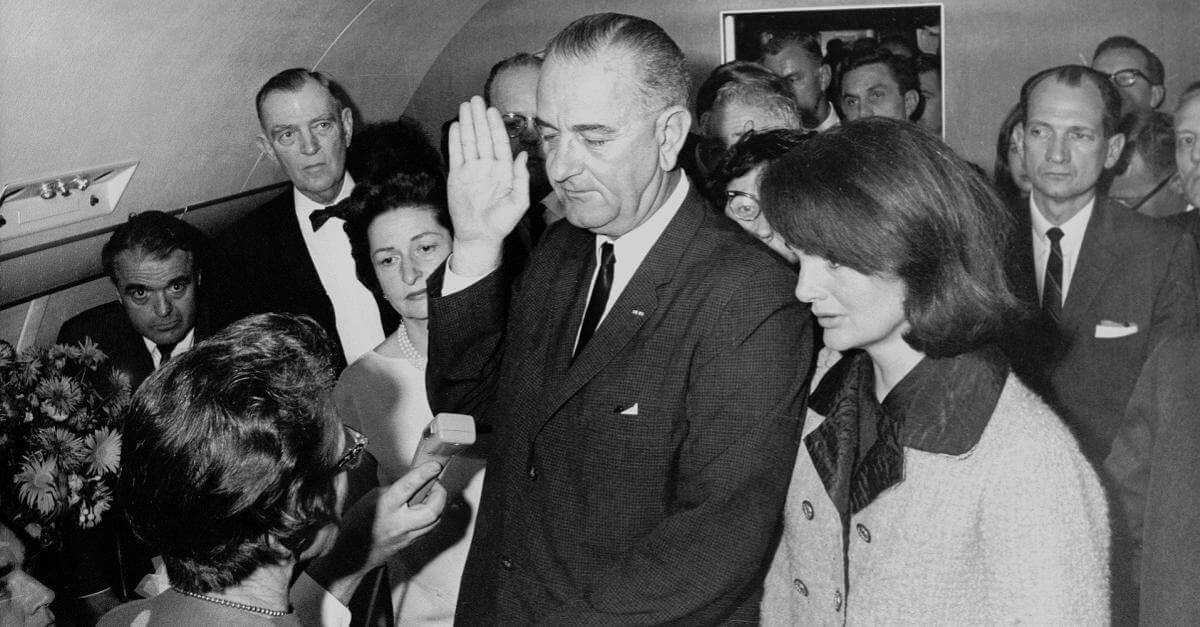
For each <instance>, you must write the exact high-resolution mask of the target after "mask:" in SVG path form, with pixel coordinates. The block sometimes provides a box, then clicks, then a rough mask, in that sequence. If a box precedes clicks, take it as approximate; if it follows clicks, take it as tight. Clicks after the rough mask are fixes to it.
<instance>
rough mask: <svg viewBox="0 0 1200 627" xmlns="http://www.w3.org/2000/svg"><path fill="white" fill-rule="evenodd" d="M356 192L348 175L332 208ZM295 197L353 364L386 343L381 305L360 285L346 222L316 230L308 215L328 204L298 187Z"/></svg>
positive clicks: (304, 232) (334, 220)
mask: <svg viewBox="0 0 1200 627" xmlns="http://www.w3.org/2000/svg"><path fill="white" fill-rule="evenodd" d="M352 191H354V179H353V178H351V177H350V173H349V172H347V173H346V178H345V179H344V180H343V181H342V189H341V191H340V192H338V195H337V198H335V199H334V201H333V202H332V203H330V205H334V204H337V203H339V202H341V201H342V200H343V199H344V198H346V197H347V196H349V195H350V192H352ZM292 198H293V200H294V201H295V204H296V221H297V222H298V223H299V225H300V234H301V235H303V236H304V245H305V246H306V247H307V248H308V256H309V258H310V259H312V262H313V266H314V267H315V268H316V269H317V276H318V277H320V279H321V287H324V288H325V293H326V294H327V295H328V296H329V301H330V302H331V303H333V319H334V323H335V325H336V326H337V334H338V339H339V340H341V342H342V351H343V352H344V353H345V355H346V363H348V364H352V363H354V360H356V359H358V358H359V357H361V356H362V354H363V353H365V352H367V351H369V350H371V349H373V348H375V347H376V346H378V345H379V344H380V343H382V342H383V337H384V335H383V322H382V321H381V320H380V318H379V306H378V305H376V304H375V297H374V296H373V295H372V294H371V290H368V289H367V288H366V286H364V285H363V284H362V283H360V282H359V280H358V275H357V274H355V273H354V258H353V257H351V256H350V238H349V237H347V236H346V231H345V228H344V227H345V224H346V222H345V220H342V219H341V218H330V219H329V221H328V222H326V223H325V224H324V225H322V226H321V230H319V231H313V228H312V221H311V220H309V218H308V216H309V214H311V213H312V212H313V211H316V210H318V209H324V208H325V207H326V205H322V204H319V203H317V202H315V201H313V200H312V199H310V198H309V197H308V196H305V195H304V194H302V193H300V190H298V189H295V188H294V187H293V188H292Z"/></svg>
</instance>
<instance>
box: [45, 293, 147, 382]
mask: <svg viewBox="0 0 1200 627" xmlns="http://www.w3.org/2000/svg"><path fill="white" fill-rule="evenodd" d="M85 337H90V338H92V341H93V342H95V343H96V344H97V345H99V346H100V350H102V351H104V354H105V355H108V362H107V363H108V367H109V368H112V369H113V370H118V371H121V372H124V373H126V374H128V375H129V383H130V386H131V388H130V389H132V390H136V389H137V388H138V386H140V385H141V384H142V381H144V380H145V379H146V377H148V376H150V373H151V372H153V371H154V360H153V359H152V358H151V357H150V352H149V351H147V350H146V344H145V342H143V341H142V336H141V335H139V334H138V332H137V331H136V330H134V328H133V325H132V324H130V323H129V317H128V316H126V315H125V309H124V308H123V307H121V303H119V302H116V301H114V302H111V303H104V304H103V305H100V306H98V307H92V308H91V309H88V310H87V311H85V312H83V313H81V314H79V315H77V316H75V317H73V318H71V319H70V320H67V321H66V322H64V323H63V325H62V328H60V329H59V330H58V343H59V344H74V343H76V342H81V341H83V338H85Z"/></svg>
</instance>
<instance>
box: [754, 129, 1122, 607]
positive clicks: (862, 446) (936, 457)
mask: <svg viewBox="0 0 1200 627" xmlns="http://www.w3.org/2000/svg"><path fill="white" fill-rule="evenodd" d="M762 191H763V197H764V198H763V201H764V211H765V213H766V214H767V219H768V220H769V221H770V223H771V225H772V226H773V227H774V228H775V230H777V231H778V232H779V233H780V234H781V235H782V236H783V238H784V239H785V240H786V241H787V244H788V246H789V247H791V248H792V249H793V250H794V251H795V252H796V254H797V255H798V257H799V259H800V274H799V279H798V281H797V285H796V297H797V298H798V299H799V300H801V301H803V302H806V303H811V305H812V312H813V314H814V315H815V316H816V317H817V320H818V321H819V323H820V325H821V327H822V329H823V331H824V341H825V344H826V345H827V346H828V347H830V348H833V349H836V350H838V351H842V352H843V355H842V358H841V359H840V360H839V361H838V362H837V363H836V364H834V365H833V366H832V367H830V368H828V369H827V370H824V371H821V370H820V369H819V371H818V373H817V375H816V377H817V380H816V382H814V385H815V391H814V392H813V393H812V395H811V397H810V399H809V411H808V415H807V417H806V420H805V424H804V427H803V435H802V438H803V439H802V445H801V447H800V451H799V454H798V456H797V460H796V465H795V469H794V471H793V474H792V479H791V485H790V487H789V492H788V500H787V505H786V509H785V515H784V516H785V520H784V532H783V538H782V540H781V542H780V545H779V548H778V550H777V552H776V554H775V557H774V560H773V562H772V564H771V568H770V572H769V574H768V575H767V578H766V582H765V594H764V598H763V605H762V619H763V622H764V623H766V624H826V623H842V624H867V625H871V624H893V623H900V624H903V623H920V624H990V623H1000V622H1029V623H1033V624H1098V623H1103V622H1106V621H1107V619H1108V582H1107V575H1108V562H1107V560H1108V518H1107V509H1106V506H1105V501H1104V495H1103V492H1102V491H1101V488H1100V484H1099V482H1098V480H1097V478H1096V475H1095V473H1094V472H1093V471H1092V469H1091V468H1090V467H1089V466H1088V463H1087V462H1086V461H1085V459H1084V457H1083V455H1082V454H1081V453H1080V451H1079V447H1078V445H1077V444H1076V442H1075V440H1074V439H1073V438H1072V436H1071V434H1070V433H1069V432H1068V430H1067V429H1066V427H1065V426H1063V424H1062V423H1061V422H1060V420H1059V419H1058V417H1057V416H1055V415H1054V413H1053V412H1052V411H1051V410H1050V409H1049V408H1048V407H1047V406H1046V405H1045V403H1044V402H1043V401H1041V400H1040V399H1039V398H1038V397H1037V396H1035V395H1034V394H1033V393H1032V392H1030V391H1029V390H1028V389H1027V388H1026V387H1025V386H1024V385H1023V384H1021V383H1020V382H1019V381H1018V380H1017V379H1016V378H1015V377H1014V376H1013V375H1012V374H1011V371H1010V368H1009V365H1008V363H1007V362H1006V361H1005V359H1004V357H1003V354H1002V353H1001V351H1000V350H999V349H997V348H996V346H995V345H994V344H993V342H994V341H995V340H996V339H997V337H998V336H1000V335H1001V334H1002V333H1003V329H1004V327H1005V325H1006V323H1007V322H1008V321H1009V320H1011V319H1012V317H1013V316H1015V315H1017V308H1018V305H1017V301H1016V299H1015V298H1014V297H1013V296H1012V294H1011V293H1010V291H1009V288H1008V286H1007V283H1006V280H1005V275H1004V272H1003V269H1002V265H1001V256H1002V251H1003V242H1004V240H1005V238H1006V237H1007V236H1008V233H1009V231H1010V230H1011V225H1010V224H1009V222H1008V218H1007V213H1006V211H1005V209H1004V208H1003V206H1002V205H1001V204H1000V202H999V200H998V199H997V198H996V196H995V194H994V192H992V191H991V189H990V187H989V185H988V184H987V183H986V182H985V181H984V180H983V179H982V178H981V177H980V176H979V175H978V174H976V173H975V172H974V171H973V170H972V169H971V167H970V166H968V165H967V163H966V162H964V161H962V160H961V159H960V158H959V157H957V156H956V155H955V154H954V153H953V152H952V151H951V150H950V149H949V148H947V147H946V146H945V145H944V144H942V143H941V142H940V141H938V140H937V139H935V138H934V137H933V136H931V135H929V134H928V133H926V132H924V131H922V130H920V129H918V128H917V127H916V126H914V125H911V124H908V123H904V122H898V121H894V120H889V119H885V118H870V119H866V120H861V121H856V122H853V123H849V124H845V125H843V126H842V127H841V128H838V129H835V130H833V131H830V132H828V133H826V134H823V135H819V136H817V137H815V138H813V139H811V140H809V141H807V142H806V143H805V144H804V145H802V146H800V147H798V148H796V149H794V150H792V151H791V152H790V153H788V154H787V155H786V156H785V157H783V158H782V159H780V160H779V161H776V162H775V163H774V164H772V165H771V166H769V167H768V169H767V172H766V174H765V176H764V179H763V183H762Z"/></svg>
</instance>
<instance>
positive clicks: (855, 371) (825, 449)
mask: <svg viewBox="0 0 1200 627" xmlns="http://www.w3.org/2000/svg"><path fill="white" fill-rule="evenodd" d="M1008 371H1009V367H1008V362H1007V360H1005V358H1004V357H1003V355H1002V353H1001V352H1000V351H999V350H998V349H996V348H995V347H987V348H984V349H981V350H978V351H974V352H970V353H965V354H962V355H958V356H955V357H949V358H944V359H933V358H929V357H926V358H925V359H922V360H921V361H920V362H919V363H918V364H917V365H916V366H915V367H914V368H913V369H912V370H911V371H910V372H909V373H908V374H907V375H906V376H905V377H904V378H903V379H902V380H901V381H900V382H899V383H897V384H896V386H895V387H894V388H893V389H892V390H891V391H890V392H889V393H888V395H887V397H885V398H884V399H883V402H882V403H879V402H877V401H876V400H875V382H874V372H873V370H872V363H871V359H870V357H868V356H867V354H866V353H864V352H862V351H852V352H849V353H846V355H844V356H843V357H842V359H841V361H839V362H838V363H837V364H835V365H834V366H833V368H831V369H830V370H829V372H828V373H827V374H826V375H825V378H824V379H822V381H821V383H820V385H819V386H818V387H817V389H816V391H814V392H813V394H812V396H811V397H810V399H809V406H810V407H811V408H812V409H813V410H814V411H816V412H817V413H818V414H821V415H822V416H824V417H825V422H824V423H822V424H821V425H820V426H818V427H817V428H816V429H814V430H813V431H812V432H811V433H809V434H808V436H807V437H806V438H805V440H804V444H805V447H806V448H807V449H808V452H809V456H810V457H811V459H812V461H813V467H814V468H815V469H816V471H817V474H818V475H820V477H821V481H822V483H824V485H825V489H826V491H827V492H828V493H829V495H830V498H831V499H832V500H833V501H834V504H835V505H837V506H838V509H839V510H840V511H842V513H843V515H844V516H845V515H847V514H849V513H856V512H858V511H860V510H862V509H863V508H864V507H866V506H867V505H868V504H870V503H871V502H872V501H873V500H875V497H877V496H878V495H879V494H880V493H882V492H883V491H884V490H886V489H888V488H890V487H892V486H894V485H896V484H898V483H900V482H901V481H903V478H904V455H903V448H904V447H909V448H915V449H918V450H922V451H926V452H930V453H939V454H944V455H962V454H964V453H966V452H967V451H969V450H970V449H971V448H972V447H974V446H975V444H976V443H978V442H979V437H980V435H982V433H983V429H984V428H985V427H986V426H987V424H988V421H989V420H990V419H991V415H992V411H993V410H994V409H995V407H996V402H997V401H998V400H999V398H1000V393H1001V391H1003V389H1004V381H1005V379H1006V378H1007V377H1008ZM871 425H874V427H875V429H876V434H875V437H874V439H873V444H871V445H870V447H869V448H868V450H865V451H864V450H860V448H861V447H860V442H862V441H863V440H864V438H861V437H860V435H861V434H860V433H859V428H860V426H863V427H868V428H869V427H870V426H871ZM865 439H866V440H867V441H871V440H872V439H871V438H869V437H868V438H865Z"/></svg>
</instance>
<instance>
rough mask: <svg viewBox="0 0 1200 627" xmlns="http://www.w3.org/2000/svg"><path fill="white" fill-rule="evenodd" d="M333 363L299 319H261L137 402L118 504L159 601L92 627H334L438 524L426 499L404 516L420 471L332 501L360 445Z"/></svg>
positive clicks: (120, 610) (310, 326) (180, 360)
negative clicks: (393, 558)
mask: <svg viewBox="0 0 1200 627" xmlns="http://www.w3.org/2000/svg"><path fill="white" fill-rule="evenodd" d="M332 354H333V344H332V343H331V342H330V341H329V339H328V337H327V336H326V334H325V332H324V330H322V329H321V327H320V325H318V324H317V323H316V322H314V321H313V320H312V319H311V318H309V317H307V316H296V315H292V314H259V315H255V316H249V317H246V318H243V319H241V320H238V321H237V322H234V323H233V324H231V325H229V326H228V327H226V328H225V329H223V330H222V331H220V332H219V333H217V334H216V335H214V336H212V337H210V338H208V339H207V340H205V341H203V342H200V343H199V344H197V345H196V346H195V347H193V348H192V349H190V350H188V351H187V352H186V353H184V354H182V355H180V356H178V357H176V358H174V359H172V360H171V361H170V362H168V363H167V364H166V365H165V366H163V367H162V368H159V369H158V370H157V371H155V372H154V374H153V375H151V376H150V378H149V379H147V380H146V382H145V383H143V384H142V386H141V387H140V388H138V391H137V394H135V395H134V397H133V401H132V404H131V405H130V408H129V410H128V412H127V413H126V416H125V423H124V427H123V433H122V438H123V439H122V444H121V474H120V479H119V482H118V490H119V493H120V498H121V500H122V502H123V503H125V510H126V513H127V514H128V516H129V519H130V523H131V524H132V527H133V530H134V532H135V533H136V534H137V535H138V537H139V538H141V539H142V540H144V541H145V542H146V543H147V544H148V545H149V546H151V547H152V548H153V549H155V550H156V551H159V552H160V553H161V554H162V558H163V563H164V564H165V565H166V573H167V577H168V579H169V580H170V588H169V589H168V590H166V591H165V592H163V593H161V594H159V595H158V596H156V597H154V598H152V599H146V600H140V601H133V602H130V603H126V604H124V605H121V606H119V607H117V608H115V609H113V610H112V611H111V612H109V613H108V614H106V615H105V616H104V618H103V619H101V621H100V624H101V625H106V626H107V625H139V626H142V625H172V626H176V625H295V624H301V623H303V624H323V625H346V624H349V621H350V616H349V611H348V610H347V609H346V607H345V604H346V603H347V602H348V601H349V599H350V596H351V595H352V593H353V591H354V589H355V587H357V585H358V583H359V581H361V579H362V577H363V575H364V574H365V573H367V572H368V571H370V570H372V569H373V568H375V567H378V566H379V565H381V564H382V563H383V562H384V561H385V560H386V558H387V557H388V556H390V555H392V554H393V553H395V552H397V551H399V550H400V549H402V548H404V547H405V546H407V545H408V544H409V543H411V542H412V541H413V540H415V539H416V538H417V537H419V536H420V535H421V534H423V533H425V532H427V531H428V530H429V529H430V528H431V527H432V526H433V525H435V524H436V523H437V520H438V515H439V514H440V512H441V509H442V505H443V504H444V503H445V497H446V494H445V491H444V490H443V489H442V488H441V487H440V486H437V485H434V486H433V488H432V492H430V496H429V498H428V499H427V500H426V501H425V502H424V503H422V504H419V505H414V506H412V507H409V506H408V505H407V502H408V500H409V499H410V497H411V496H412V495H413V494H414V493H415V492H416V491H417V489H418V488H420V487H421V486H422V485H423V484H426V483H427V482H429V481H430V480H431V479H432V478H433V477H435V476H436V475H437V471H438V470H439V466H438V464H436V463H434V462H430V463H427V464H423V465H422V466H421V467H420V468H418V469H415V470H414V471H413V472H412V473H410V474H408V475H406V476H405V477H403V478H401V479H400V480H399V481H396V482H395V484H393V485H392V486H389V487H387V488H384V489H381V490H376V491H373V492H371V493H370V495H368V496H366V497H363V498H362V499H360V500H358V501H357V502H356V503H354V504H353V505H349V504H347V503H346V501H347V496H348V492H347V486H348V483H347V478H346V473H347V471H348V470H349V469H351V468H353V467H354V466H355V465H356V464H357V461H358V460H359V459H360V458H361V457H362V453H363V448H364V446H365V445H366V442H365V441H364V440H363V438H362V435H361V434H359V433H356V432H353V431H352V430H349V429H346V428H344V427H343V425H342V422H341V421H340V420H338V416H337V412H336V411H334V408H333V401H332V398H331V395H332V392H333V368H332V365H331V363H332V362H331V359H330V356H331V355H332ZM344 507H345V508H346V510H347V511H346V512H345V515H344V516H343V515H342V510H343V508H344ZM310 559H311V560H312V562H311V563H308V562H309V560H310ZM305 563H308V568H307V569H306V570H305V571H304V572H303V573H302V574H299V576H298V577H297V574H298V572H299V571H297V568H303V566H304V564H305ZM293 581H294V582H295V583H294V584H293V583H292V582H293Z"/></svg>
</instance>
